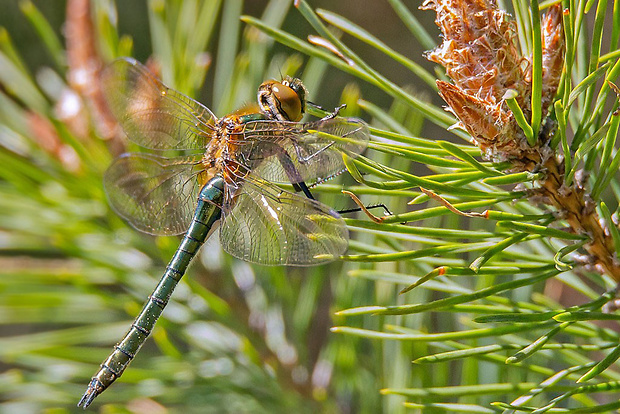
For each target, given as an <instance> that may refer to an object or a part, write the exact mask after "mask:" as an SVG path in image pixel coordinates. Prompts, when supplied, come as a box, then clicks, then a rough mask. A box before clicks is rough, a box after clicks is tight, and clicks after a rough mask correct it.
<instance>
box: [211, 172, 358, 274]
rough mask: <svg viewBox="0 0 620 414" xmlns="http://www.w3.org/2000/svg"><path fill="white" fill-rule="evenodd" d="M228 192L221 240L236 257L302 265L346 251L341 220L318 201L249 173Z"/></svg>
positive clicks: (314, 262) (345, 234) (347, 238)
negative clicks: (237, 185)
mask: <svg viewBox="0 0 620 414" xmlns="http://www.w3.org/2000/svg"><path fill="white" fill-rule="evenodd" d="M226 191H227V194H226V201H225V204H224V208H223V220H222V223H221V225H220V243H221V244H222V247H223V248H224V250H225V251H227V252H228V253H230V254H231V255H233V256H235V257H238V258H239V259H243V260H245V261H248V262H253V263H259V264H264V265H296V266H306V265H315V264H319V263H325V262H329V261H331V260H334V259H335V258H337V257H338V256H340V255H341V254H343V253H344V252H345V251H346V250H347V245H348V240H349V232H348V230H347V227H346V225H345V223H344V220H343V219H342V218H341V217H340V216H339V215H338V213H336V212H335V211H334V210H332V209H330V208H329V207H327V206H326V205H324V204H322V203H319V202H318V201H315V200H310V199H307V198H303V197H300V196H298V195H296V194H292V193H289V192H287V191H283V190H281V189H280V188H279V187H277V186H275V185H273V184H270V183H268V182H266V181H264V180H261V179H259V178H257V177H254V176H253V175H250V176H248V177H246V181H245V182H244V183H243V185H241V186H239V187H238V188H235V187H233V186H227V187H226ZM318 255H324V257H316V256H318Z"/></svg>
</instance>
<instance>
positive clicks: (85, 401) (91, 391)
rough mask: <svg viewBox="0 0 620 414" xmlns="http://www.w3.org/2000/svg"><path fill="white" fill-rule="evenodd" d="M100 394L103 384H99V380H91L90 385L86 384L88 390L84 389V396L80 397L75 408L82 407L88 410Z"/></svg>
mask: <svg viewBox="0 0 620 414" xmlns="http://www.w3.org/2000/svg"><path fill="white" fill-rule="evenodd" d="M102 392H103V384H101V382H99V380H97V379H96V378H93V380H92V381H91V382H90V384H88V388H87V389H86V392H85V393H84V395H82V398H81V399H80V402H79V403H78V405H77V406H78V407H82V408H83V409H86V408H88V406H89V405H90V404H91V403H92V402H93V400H94V399H95V398H97V396H98V395H99V394H101V393H102Z"/></svg>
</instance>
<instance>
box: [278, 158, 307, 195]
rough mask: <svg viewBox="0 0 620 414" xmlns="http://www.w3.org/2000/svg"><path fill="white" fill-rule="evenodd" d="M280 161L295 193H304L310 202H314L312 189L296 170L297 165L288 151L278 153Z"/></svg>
mask: <svg viewBox="0 0 620 414" xmlns="http://www.w3.org/2000/svg"><path fill="white" fill-rule="evenodd" d="M278 161H280V164H282V168H284V171H285V172H286V175H287V176H288V179H289V180H290V182H291V183H292V184H293V188H294V189H295V191H298V192H299V191H302V192H303V193H304V195H305V196H306V197H308V198H309V199H310V200H314V199H315V198H314V196H313V195H312V193H311V192H310V189H308V186H307V185H306V183H305V182H304V180H302V178H301V174H299V171H297V168H295V164H293V160H292V159H291V156H290V155H288V153H287V152H286V151H280V152H278Z"/></svg>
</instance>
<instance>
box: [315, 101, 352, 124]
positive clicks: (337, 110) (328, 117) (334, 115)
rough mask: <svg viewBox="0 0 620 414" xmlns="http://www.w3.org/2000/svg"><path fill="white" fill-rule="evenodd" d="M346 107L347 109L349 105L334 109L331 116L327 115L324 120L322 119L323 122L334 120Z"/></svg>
mask: <svg viewBox="0 0 620 414" xmlns="http://www.w3.org/2000/svg"><path fill="white" fill-rule="evenodd" d="M346 107H347V104H342V105H340V106H337V107H336V108H334V112H332V113H331V114H329V115H326V116H324V117H323V118H321V121H327V120H329V119H333V118H335V117H337V116H338V114H339V113H340V111H342V110H343V109H344V108H346Z"/></svg>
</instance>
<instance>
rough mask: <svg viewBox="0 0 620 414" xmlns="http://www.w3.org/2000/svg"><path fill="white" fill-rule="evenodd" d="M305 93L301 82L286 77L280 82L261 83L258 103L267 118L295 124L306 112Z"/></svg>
mask: <svg viewBox="0 0 620 414" xmlns="http://www.w3.org/2000/svg"><path fill="white" fill-rule="evenodd" d="M307 93H308V91H307V90H306V87H305V86H304V84H303V83H301V80H299V79H297V78H291V77H289V76H287V77H286V78H284V79H283V80H282V82H278V81H274V80H271V81H267V82H263V84H262V85H261V86H260V87H259V88H258V103H259V105H260V107H261V111H262V112H263V113H264V114H265V115H267V116H268V117H269V118H271V119H277V120H279V121H295V122H296V121H299V120H301V117H302V116H303V114H304V112H305V111H306V95H307Z"/></svg>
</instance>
